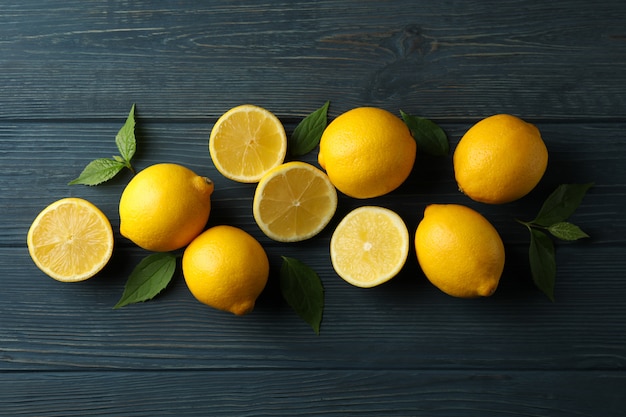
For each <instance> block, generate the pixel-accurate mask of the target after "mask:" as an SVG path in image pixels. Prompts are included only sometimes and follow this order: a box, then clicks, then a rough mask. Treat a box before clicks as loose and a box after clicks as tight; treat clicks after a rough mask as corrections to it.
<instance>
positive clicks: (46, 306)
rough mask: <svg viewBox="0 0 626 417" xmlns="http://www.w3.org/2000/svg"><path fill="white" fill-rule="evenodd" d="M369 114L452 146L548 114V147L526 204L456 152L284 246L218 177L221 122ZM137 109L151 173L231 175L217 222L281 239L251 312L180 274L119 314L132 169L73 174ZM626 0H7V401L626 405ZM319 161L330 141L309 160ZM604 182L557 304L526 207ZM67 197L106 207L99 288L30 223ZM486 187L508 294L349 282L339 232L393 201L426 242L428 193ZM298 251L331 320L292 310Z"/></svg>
mask: <svg viewBox="0 0 626 417" xmlns="http://www.w3.org/2000/svg"><path fill="white" fill-rule="evenodd" d="M327 100H330V102H331V105H330V113H329V117H330V118H331V119H332V118H334V117H336V116H337V115H338V114H340V113H342V112H344V111H346V110H349V109H350V108H353V107H358V106H364V105H370V106H378V107H382V108H385V109H388V110H390V111H392V112H394V113H396V114H399V111H400V110H403V111H405V112H407V113H410V114H414V115H418V116H423V117H428V118H430V119H432V120H434V121H435V122H437V123H438V124H440V125H441V126H442V127H443V128H444V129H445V130H446V132H447V133H448V136H449V139H450V143H451V146H452V149H454V146H455V145H456V143H457V142H458V140H459V138H460V137H461V136H462V134H463V133H464V132H465V131H466V130H467V129H468V128H469V127H470V126H471V125H472V124H473V123H475V122H476V121H478V120H479V119H481V118H483V117H486V116H489V115H491V114H495V113H511V114H515V115H518V116H520V117H522V118H524V119H526V120H528V121H530V122H533V123H535V124H536V125H537V126H538V127H539V129H540V130H541V132H542V134H543V137H544V139H545V142H546V144H547V147H548V149H549V152H550V162H549V167H548V170H547V172H546V175H545V177H544V179H543V180H542V182H541V183H540V184H539V186H538V187H537V188H536V189H535V190H534V191H533V192H532V193H531V194H529V195H528V196H527V197H525V198H524V199H522V200H520V201H518V202H515V203H511V204H507V205H503V206H486V205H480V204H476V203H473V202H471V201H470V200H469V199H468V198H466V197H464V196H463V195H461V194H460V193H459V192H458V191H457V188H456V184H455V182H454V177H453V171H452V159H451V157H450V156H449V157H443V158H434V157H429V156H426V155H420V156H419V157H418V160H417V163H416V165H415V169H414V172H413V174H412V175H411V177H410V179H409V180H408V181H407V182H406V183H405V184H404V185H403V186H402V187H401V188H400V189H398V190H397V191H395V192H393V193H392V194H390V195H388V196H385V197H382V198H379V199H374V200H366V201H360V200H353V199H349V198H346V197H344V196H342V197H341V198H340V201H339V207H338V212H337V215H336V217H335V219H334V220H333V223H331V225H330V226H329V227H328V229H327V230H325V231H324V232H323V233H322V234H321V235H320V236H318V237H317V238H315V239H313V240H311V241H308V242H303V243H299V244H289V245H287V244H278V243H275V242H272V241H270V240H269V239H267V238H265V237H264V236H263V235H262V233H261V232H260V231H259V229H258V227H257V226H256V224H255V223H254V220H253V218H252V215H251V202H252V196H253V192H254V185H245V184H238V183H234V182H232V181H229V180H226V179H224V178H223V177H221V176H220V174H219V173H217V171H216V170H215V168H214V167H213V165H212V163H211V159H210V157H209V153H208V150H207V143H208V137H209V134H210V131H211V128H212V126H213V124H214V123H215V121H216V119H217V118H218V117H219V116H220V115H221V114H223V113H224V112H225V111H227V110H228V109H230V108H231V107H233V106H235V105H238V104H243V103H253V104H257V105H260V106H263V107H265V108H267V109H269V110H270V111H272V112H274V113H275V114H276V115H277V116H278V117H279V118H280V119H281V120H282V121H283V123H284V125H285V127H286V130H287V132H288V134H289V133H291V132H292V131H293V129H294V127H295V126H296V124H297V123H298V122H299V121H300V120H301V119H302V118H303V117H304V116H305V115H307V114H308V113H310V112H311V111H313V110H315V109H316V108H318V107H320V106H321V105H322V104H323V103H324V102H325V101H327ZM133 103H136V105H137V123H138V131H137V135H138V152H137V155H136V156H135V158H134V164H135V167H136V168H138V169H141V168H144V167H146V166H148V165H150V164H153V163H157V162H175V163H180V164H183V165H186V166H188V167H190V168H192V169H193V170H195V171H197V172H198V173H201V174H203V175H207V176H210V177H212V178H213V180H214V181H215V183H216V191H215V194H214V198H213V201H214V208H213V213H212V216H211V219H210V220H209V225H208V226H211V225H215V224H221V223H228V224H233V225H236V226H239V227H241V228H243V229H245V230H247V231H248V232H250V233H251V234H253V235H254V236H255V237H257V238H258V239H259V240H260V241H261V242H262V244H263V245H264V247H265V248H266V250H267V252H268V254H269V257H270V260H271V264H272V272H271V277H270V282H269V284H268V286H267V288H266V290H265V291H264V293H263V294H262V295H261V297H260V298H259V300H258V303H257V307H256V309H255V311H254V312H253V313H251V314H250V315H248V316H245V317H235V316H232V315H229V314H226V313H222V312H219V311H215V310H212V309H210V308H208V307H206V306H203V305H201V304H200V303H198V302H196V301H195V300H194V299H193V297H192V296H191V294H190V293H189V291H188V290H187V288H186V286H185V284H184V281H183V279H182V277H181V276H180V275H177V277H176V278H175V279H174V280H173V282H172V283H171V285H170V286H169V287H168V288H167V289H166V290H165V291H164V292H163V293H162V294H161V295H160V296H159V297H158V298H157V299H155V300H153V301H150V302H146V303H142V304H138V305H132V306H128V307H124V308H122V309H119V310H113V309H112V307H113V305H114V304H115V303H116V302H117V301H118V299H119V298H120V296H121V294H122V291H123V288H124V284H125V282H126V278H127V277H128V275H129V274H130V272H131V271H132V269H133V268H134V266H135V265H136V264H137V263H138V262H139V261H140V260H141V259H142V258H143V257H144V256H146V255H147V253H146V252H144V251H142V250H140V249H138V248H136V247H134V246H133V245H132V244H130V243H129V242H128V241H127V240H125V239H123V238H122V237H121V236H120V235H119V232H118V227H119V218H118V214H117V204H118V200H119V196H120V193H121V191H122V189H123V187H124V185H125V184H126V183H127V182H128V180H129V179H130V174H128V173H124V174H122V175H120V176H119V177H117V178H116V179H114V180H113V181H111V182H109V183H107V184H105V185H101V186H98V187H84V186H68V185H67V182H68V181H70V180H71V179H73V178H75V177H76V176H77V175H78V174H79V173H80V171H81V170H82V168H83V167H84V166H85V165H86V164H87V163H88V162H89V161H91V160H92V159H94V158H97V157H109V156H111V155H113V154H116V153H117V149H116V148H115V142H114V137H115V134H116V133H117V130H118V129H119V128H120V127H121V126H122V124H123V122H124V120H125V118H126V116H127V114H128V111H129V110H130V107H131V105H132V104H133ZM625 128H626V3H624V2H623V1H618V0H613V1H602V0H600V1H596V2H593V3H592V2H590V1H587V0H565V1H543V0H541V1H513V0H498V1H460V0H459V1H452V0H451V1H439V0H437V1H434V0H432V1H419V2H410V1H406V0H405V1H381V0H378V1H370V0H351V1H333V0H326V1H297V0H294V1H291V0H283V1H258V2H256V1H225V0H223V1H191V0H188V1H183V0H181V1H174V0H170V1H166V0H158V1H157V0H154V1H153V0H150V1H149V0H138V1H129V0H108V1H95V0H94V1H82V0H65V1H52V0H28V1H26V0H3V1H2V4H1V5H0V216H1V217H0V218H1V220H0V221H1V223H0V415H2V416H5V415H6V416H22V415H38V416H86V415H101V416H105V415H108V416H157V415H176V416H186V415H198V416H260V415H266V416H277V415H284V416H294V415H355V416H357V415H358V416H391V415H403V416H446V417H450V416H511V415H515V416H567V417H570V416H589V417H591V416H603V417H611V416H623V415H624V413H625V412H626V411H625V410H626V373H625V368H626V346H625V344H626V301H625V300H626V276H625V273H626V260H625V259H626V258H625V257H624V252H625V250H624V248H625V244H626V238H625V236H626V214H625V209H624V205H625V203H626V181H625V180H626V168H625V165H624V159H625V158H626V134H625ZM303 159H304V160H306V161H310V162H313V163H315V161H316V151H314V152H312V153H311V154H309V155H307V156H306V157H304V158H303ZM582 182H594V183H595V186H594V187H593V188H592V189H591V190H590V191H589V193H588V195H587V196H586V198H585V199H584V201H583V203H582V205H581V206H580V208H579V209H578V211H577V212H576V213H575V214H574V216H573V217H572V218H571V219H570V220H571V221H572V222H574V223H576V224H578V225H579V226H580V227H581V228H582V229H583V230H585V231H586V232H587V233H588V234H589V235H591V238H590V239H586V240H584V241H580V242H575V243H561V242H559V243H557V244H556V245H557V246H556V250H557V263H558V275H557V283H556V291H555V295H556V302H555V303H551V302H550V301H549V300H548V299H547V298H546V297H545V296H544V295H543V294H542V293H540V292H539V291H538V290H537V289H536V288H535V287H534V285H533V283H532V280H531V277H530V272H529V266H528V260H527V250H528V243H529V238H528V232H527V230H526V229H525V228H524V227H523V226H520V225H519V224H518V223H516V222H515V220H514V219H516V218H519V219H523V220H530V219H532V218H533V216H534V214H536V212H537V210H538V209H539V207H540V205H541V203H542V201H543V200H544V199H545V197H546V196H547V195H548V194H549V193H550V192H551V191H552V190H553V189H554V188H555V187H556V186H557V185H558V184H561V183H582ZM67 196H77V197H83V198H86V199H88V200H90V201H92V202H93V203H95V204H96V205H98V206H99V207H100V208H101V209H102V210H103V211H104V212H105V214H106V215H107V216H108V217H109V218H110V220H111V223H112V224H113V227H114V229H115V238H116V240H115V244H116V251H115V254H114V256H113V259H112V261H111V262H110V264H109V265H108V266H107V268H106V269H105V270H104V271H103V272H102V273H101V274H100V275H98V276H97V277H95V278H93V279H91V280H89V281H86V282H83V283H78V284H62V283H58V282H56V281H54V280H52V279H50V278H48V277H46V276H45V275H43V274H42V273H41V272H40V271H39V270H38V269H37V268H36V267H35V265H34V264H33V263H32V261H31V260H30V258H29V255H28V251H27V249H26V244H25V240H26V232H27V230H28V227H29V226H30V223H31V222H32V220H33V219H34V217H35V216H36V215H37V213H39V211H41V210H42V209H43V208H44V207H45V206H47V205H48V204H49V203H51V202H53V201H55V200H57V199H59V198H62V197H67ZM442 202H443V203H445V202H455V203H460V204H467V205H469V206H471V207H473V208H475V209H477V210H478V211H480V212H481V213H483V214H484V215H485V216H486V217H487V218H488V219H489V220H490V221H491V222H492V223H493V224H494V225H495V226H496V227H497V228H498V230H499V231H500V233H501V235H502V238H503V240H504V242H505V246H506V251H507V261H506V262H507V263H506V267H505V271H504V275H503V278H502V281H501V285H500V288H499V289H498V291H497V292H496V294H495V295H494V296H492V297H490V298H488V299H481V300H461V299H454V298H451V297H448V296H446V295H444V294H443V293H441V292H439V291H438V290H437V289H436V288H434V287H433V286H432V285H430V284H429V283H428V282H427V280H426V279H425V277H424V276H423V274H422V273H421V272H420V269H419V267H418V265H417V262H416V259H415V257H414V255H413V253H412V252H411V256H410V257H409V260H408V262H407V264H406V267H405V268H404V270H403V271H402V273H401V274H400V275H399V276H398V277H396V278H395V279H394V280H392V281H391V282H389V283H387V284H385V285H383V286H380V287H377V288H374V289H369V290H363V289H359V288H355V287H351V286H349V285H348V284H346V283H345V282H344V281H342V280H341V279H340V278H338V277H337V276H336V275H335V273H334V272H333V270H332V268H331V266H330V260H329V256H328V242H329V237H330V234H331V233H332V229H333V226H334V225H336V224H337V222H338V221H339V219H340V218H341V217H342V216H343V215H344V214H346V213H347V212H348V211H349V210H351V209H352V208H354V207H357V206H359V205H362V204H378V205H383V206H386V207H389V208H392V209H394V210H396V211H397V212H398V213H400V214H401V215H402V216H403V218H404V219H405V221H406V222H407V225H408V226H409V229H411V234H412V233H413V231H414V229H415V227H416V226H417V224H418V222H419V221H420V219H421V217H422V213H423V209H424V207H425V206H426V205H427V204H430V203H442ZM281 255H286V256H293V257H296V258H298V259H300V260H302V261H304V262H306V263H308V264H309V265H310V266H311V267H312V268H314V269H315V270H316V271H317V272H318V274H319V276H320V278H321V280H322V282H323V284H324V287H325V289H326V293H325V294H326V308H325V312H324V319H323V323H322V327H321V334H320V335H319V336H317V335H315V334H314V332H313V331H312V330H311V328H310V327H308V326H307V324H306V323H304V322H303V321H302V320H301V319H300V318H299V317H298V316H297V315H296V314H295V313H294V312H293V311H292V310H291V308H290V307H289V306H288V305H287V304H286V303H285V301H283V299H282V297H281V295H280V290H279V286H278V270H279V268H280V261H281V258H280V257H281Z"/></svg>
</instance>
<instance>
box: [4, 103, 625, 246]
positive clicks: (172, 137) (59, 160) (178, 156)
mask: <svg viewBox="0 0 626 417" xmlns="http://www.w3.org/2000/svg"><path fill="white" fill-rule="evenodd" d="M128 108H130V105H129V106H128V107H124V108H122V109H120V111H119V113H120V114H118V120H117V121H116V122H108V123H101V122H90V123H78V122H58V123H57V122H44V123H0V175H2V181H1V182H0V191H1V192H0V210H2V216H3V217H2V222H3V227H2V228H1V229H0V241H1V242H3V244H6V245H20V244H23V242H24V241H25V235H26V230H27V229H28V226H29V225H30V223H31V222H32V220H33V219H34V218H35V216H36V215H37V213H39V211H40V210H42V209H43V208H44V207H45V206H46V205H48V204H49V203H51V202H52V201H55V200H57V199H59V198H62V197H67V196H79V197H84V198H87V199H90V200H92V201H93V202H94V203H95V204H96V205H98V206H99V207H100V208H101V209H102V210H103V211H104V212H105V214H106V215H107V216H108V217H109V218H110V220H111V222H112V223H113V224H114V225H117V224H119V219H118V214H117V204H118V201H119V196H120V194H121V192H122V190H123V187H124V185H125V184H126V183H127V181H128V180H129V178H130V174H129V173H124V174H121V175H120V176H119V178H116V179H114V180H113V181H111V182H110V183H106V184H104V185H101V186H98V187H84V186H68V185H67V183H68V182H69V181H70V180H72V179H74V178H75V177H76V176H78V175H79V173H80V172H81V170H82V169H83V167H84V166H85V165H86V164H87V163H88V162H89V161H91V160H92V159H94V158H98V157H109V156H111V155H113V154H116V153H118V151H117V149H116V147H115V142H114V137H115V134H116V133H117V131H118V129H119V128H120V127H121V125H122V124H123V122H124V119H125V117H126V112H127V109H128ZM226 110H228V109H224V111H226ZM411 110H412V109H407V110H406V111H407V112H410V111H411ZM139 111H140V112H141V111H142V110H141V107H140V110H139ZM144 114H145V113H144ZM279 116H280V117H281V118H282V119H285V117H284V116H283V115H280V114H279ZM297 121H299V119H294V120H291V119H287V120H286V121H285V125H286V129H287V131H288V132H289V133H290V132H291V131H292V130H293V128H294V127H295V124H296V122H297ZM138 123H139V129H140V130H139V133H138V135H139V139H138V145H137V146H138V153H137V155H136V156H135V158H134V163H135V165H136V168H137V169H142V168H144V167H146V166H148V165H151V164H153V163H158V162H175V163H181V164H184V165H186V166H188V167H190V168H191V169H194V170H196V171H197V172H198V173H201V174H203V175H207V176H209V177H211V178H212V179H213V180H214V182H215V184H216V187H215V188H216V191H215V194H214V195H213V201H214V202H215V204H214V208H213V215H212V219H213V220H214V221H215V222H229V223H234V224H238V225H241V226H244V227H245V228H247V229H249V230H251V231H254V230H257V229H258V228H257V227H256V224H255V223H254V220H253V219H252V216H251V211H250V206H251V201H252V200H251V199H252V196H253V194H254V185H250V184H239V183H235V182H233V181H230V180H227V179H225V178H224V177H222V176H221V174H219V173H218V172H217V171H216V170H215V168H214V166H213V163H212V162H211V159H210V155H209V152H208V137H209V134H210V131H211V128H212V125H213V122H211V121H208V120H207V121H206V122H203V123H172V124H169V123H159V122H153V121H151V119H150V117H149V116H148V120H146V119H143V118H139V119H138ZM471 124H472V122H470V123H463V124H452V123H442V126H443V127H444V129H445V130H446V131H447V132H448V136H449V139H450V143H451V146H452V149H454V146H455V145H456V143H457V142H458V140H459V139H460V137H461V136H462V134H463V133H464V132H465V131H466V130H467V129H468V128H469V127H470V126H471ZM538 127H539V128H540V130H541V131H542V134H543V136H544V138H545V141H546V143H547V145H548V148H549V152H550V162H549V167H548V171H547V173H546V175H545V177H544V179H543V181H542V182H541V183H540V185H539V186H538V188H537V189H536V190H535V191H534V192H533V193H531V194H530V195H529V196H528V197H526V198H524V199H522V200H520V201H518V202H515V203H513V204H509V205H505V206H488V205H484V204H474V203H472V202H471V200H469V199H468V198H465V197H464V196H463V195H461V194H460V193H459V192H458V190H457V186H456V183H455V181H454V173H453V168H452V158H451V156H449V157H447V158H432V157H428V156H426V155H421V156H420V158H418V161H417V164H416V167H415V169H414V172H413V173H412V175H411V176H410V177H409V179H408V180H407V182H406V183H405V184H404V185H403V186H402V187H401V188H400V189H399V190H397V191H396V192H394V193H392V194H391V195H388V196H385V197H384V198H382V199H378V200H374V201H373V202H374V203H379V204H386V205H388V206H390V207H391V208H394V209H396V210H398V211H399V212H400V214H402V215H403V217H404V218H405V220H406V221H407V222H408V224H409V226H410V228H414V227H416V226H417V222H418V221H419V219H420V218H421V217H420V216H421V213H422V211H423V209H424V207H425V205H426V204H429V203H435V202H457V203H461V204H468V205H472V206H473V207H475V208H477V209H478V210H480V211H481V212H483V213H485V214H486V215H488V216H489V218H490V220H492V221H493V222H494V224H496V226H497V227H498V229H499V230H500V231H501V233H504V235H505V237H506V240H507V242H509V243H518V242H520V241H524V242H525V240H526V238H527V236H526V234H525V230H524V229H523V228H521V227H519V226H518V225H517V224H516V223H514V222H513V221H512V219H513V218H522V219H528V220H530V218H531V217H532V216H534V214H536V212H537V211H538V210H539V207H540V205H541V202H542V201H543V199H544V198H545V197H547V195H548V194H549V193H550V192H551V191H552V190H553V189H554V188H555V187H556V186H557V185H558V184H561V183H568V182H595V183H596V186H595V187H594V188H593V189H592V190H591V191H590V192H589V195H588V197H587V198H586V199H585V200H584V202H583V205H582V207H581V208H580V209H579V211H578V212H577V214H576V217H575V219H576V220H578V221H579V222H581V227H582V226H584V227H585V228H587V229H588V232H589V233H590V234H591V235H592V236H593V243H595V244H607V243H613V244H623V243H624V242H625V240H624V236H626V218H625V216H626V213H625V212H624V210H623V209H622V207H623V204H624V195H625V191H624V187H625V186H626V184H624V180H623V179H624V178H626V165H624V164H623V162H622V161H623V159H624V152H625V148H624V144H623V139H622V138H623V132H624V130H626V124H624V123H577V124H569V123H568V124H561V123H539V124H538ZM316 158H317V152H316V151H313V152H311V153H310V154H309V155H306V156H305V157H304V158H302V159H303V160H306V161H308V162H311V163H314V164H316V163H317V162H316ZM360 204H362V201H359V200H354V199H349V198H346V197H343V196H342V197H341V199H340V204H339V212H338V214H337V216H336V217H337V218H340V216H341V215H342V214H345V213H347V211H348V210H350V209H351V208H353V207H355V206H357V205H360ZM123 242H124V241H123V240H121V244H122V245H123V244H124V243H123ZM270 243H271V242H270Z"/></svg>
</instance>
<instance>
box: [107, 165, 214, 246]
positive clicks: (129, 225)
mask: <svg viewBox="0 0 626 417" xmlns="http://www.w3.org/2000/svg"><path fill="white" fill-rule="evenodd" d="M213 187H214V186H213V182H212V181H211V180H210V179H208V178H206V177H202V176H199V175H197V174H195V173H194V172H193V171H192V170H190V169H189V168H186V167H183V166H181V165H177V164H156V165H152V166H149V167H148V168H145V169H143V170H142V171H140V172H139V173H138V174H137V175H135V177H134V178H133V179H132V180H131V181H130V182H129V183H128V185H127V186H126V188H125V189H124V191H123V192H122V197H121V198H120V206H119V212H120V233H121V234H122V236H124V237H126V238H128V239H130V240H131V241H133V242H134V243H135V244H137V245H138V246H140V247H142V248H144V249H146V250H150V251H155V252H167V251H172V250H176V249H179V248H182V247H183V246H185V245H187V244H188V243H189V242H191V241H192V240H193V239H194V238H195V237H196V236H198V235H199V234H200V233H201V232H202V230H204V227H205V226H206V223H207V220H208V219H209V213H210V212H211V194H212V193H213Z"/></svg>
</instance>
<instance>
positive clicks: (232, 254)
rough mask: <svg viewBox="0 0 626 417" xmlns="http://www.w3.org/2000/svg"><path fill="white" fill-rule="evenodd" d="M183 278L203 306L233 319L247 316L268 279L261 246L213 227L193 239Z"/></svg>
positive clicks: (239, 233) (237, 231) (230, 230)
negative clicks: (234, 316)
mask: <svg viewBox="0 0 626 417" xmlns="http://www.w3.org/2000/svg"><path fill="white" fill-rule="evenodd" d="M182 268H183V276H184V277H185V282H186V283H187V287H188V288H189V291H191V293H192V294H193V296H194V297H195V298H196V299H197V300H198V301H200V302H201V303H203V304H206V305H209V306H211V307H213V308H216V309H219V310H224V311H229V312H231V313H233V314H236V315H243V314H246V313H249V312H250V311H252V309H253V308H254V304H255V302H256V299H257V298H258V296H259V295H260V294H261V292H262V291H263V289H264V288H265V284H266V283H267V279H268V276H269V261H268V259H267V255H266V254H265V250H264V249H263V247H262V246H261V244H260V243H259V242H258V241H257V240H256V239H255V238H254V237H253V236H251V235H250V234H248V233H247V232H245V231H244V230H242V229H239V228H237V227H233V226H226V225H221V226H214V227H212V228H210V229H208V230H206V231H205V232H203V233H202V234H200V236H198V237H197V238H195V239H194V240H193V241H192V242H191V243H190V244H189V246H187V248H186V249H185V252H184V253H183V261H182Z"/></svg>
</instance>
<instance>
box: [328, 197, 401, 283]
mask: <svg viewBox="0 0 626 417" xmlns="http://www.w3.org/2000/svg"><path fill="white" fill-rule="evenodd" d="M408 253H409V231H408V229H407V227H406V224H405V223H404V221H403V220H402V218H401V217H400V216H399V215H398V214H397V213H395V212H394V211H392V210H389V209H387V208H384V207H378V206H363V207H359V208H356V209H354V210H352V211H351V212H350V213H348V214H347V215H346V217H344V218H343V219H342V220H341V222H339V224H338V225H337V228H336V229H335V231H334V233H333V235H332V237H331V240H330V258H331V262H332V265H333V268H334V269H335V272H337V274H338V275H339V276H340V277H341V278H343V279H344V280H345V281H347V282H348V283H350V284H352V285H354V286H357V287H361V288H370V287H375V286H377V285H380V284H382V283H384V282H387V281H389V280H390V279H391V278H393V277H394V276H396V275H397V274H398V273H399V272H400V270H401V269H402V267H403V266H404V264H405V262H406V259H407V256H408Z"/></svg>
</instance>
